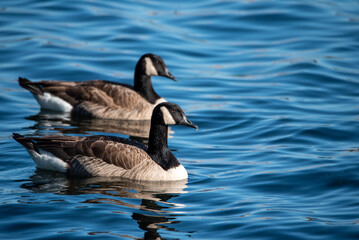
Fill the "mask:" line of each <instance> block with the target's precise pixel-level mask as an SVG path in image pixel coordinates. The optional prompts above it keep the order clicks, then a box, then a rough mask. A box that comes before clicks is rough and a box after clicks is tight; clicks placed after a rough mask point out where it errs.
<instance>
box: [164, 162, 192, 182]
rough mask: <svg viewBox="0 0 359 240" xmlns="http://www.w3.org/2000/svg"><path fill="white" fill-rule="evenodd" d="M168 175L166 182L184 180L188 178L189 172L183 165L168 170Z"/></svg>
mask: <svg viewBox="0 0 359 240" xmlns="http://www.w3.org/2000/svg"><path fill="white" fill-rule="evenodd" d="M167 174H168V175H167V176H166V177H167V178H166V179H165V180H169V181H175V180H182V179H187V178H188V173H187V170H186V169H185V168H184V167H183V166H182V165H179V166H178V167H175V168H171V169H169V170H167Z"/></svg>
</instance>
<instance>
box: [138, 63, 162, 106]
mask: <svg viewBox="0 0 359 240" xmlns="http://www.w3.org/2000/svg"><path fill="white" fill-rule="evenodd" d="M143 69H144V66H142V68H141V66H140V64H137V66H136V70H135V83H134V90H135V91H136V92H138V93H139V94H140V95H141V96H142V97H144V98H145V99H146V100H147V101H149V102H150V103H152V104H154V103H155V102H156V101H157V100H158V99H159V98H160V96H158V94H157V93H156V92H155V90H154V89H153V86H152V81H151V76H147V75H146V74H145V72H144V70H143Z"/></svg>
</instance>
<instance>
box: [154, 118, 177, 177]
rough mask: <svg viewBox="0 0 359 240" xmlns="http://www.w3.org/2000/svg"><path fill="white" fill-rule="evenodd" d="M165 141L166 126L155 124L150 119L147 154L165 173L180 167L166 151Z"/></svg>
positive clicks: (169, 152)
mask: <svg viewBox="0 0 359 240" xmlns="http://www.w3.org/2000/svg"><path fill="white" fill-rule="evenodd" d="M167 139H168V126H167V125H164V124H157V123H155V121H154V119H152V122H151V130H150V138H149V141H148V149H147V153H148V155H150V157H151V158H152V159H153V161H155V162H156V163H157V164H158V165H160V166H161V167H162V168H163V169H164V170H166V171H167V170H169V169H171V168H174V167H177V166H179V165H180V163H179V162H178V160H177V158H176V157H175V156H174V155H173V154H172V153H171V151H170V150H169V149H168V145H167Z"/></svg>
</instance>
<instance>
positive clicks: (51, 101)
mask: <svg viewBox="0 0 359 240" xmlns="http://www.w3.org/2000/svg"><path fill="white" fill-rule="evenodd" d="M33 95H34V97H35V99H36V100H37V102H38V103H39V104H40V106H41V108H43V109H48V110H51V111H57V112H70V111H71V110H72V106H71V104H69V103H68V102H66V101H65V100H63V99H61V98H59V97H56V96H54V95H52V94H50V93H48V92H45V93H44V94H43V95H37V94H33Z"/></svg>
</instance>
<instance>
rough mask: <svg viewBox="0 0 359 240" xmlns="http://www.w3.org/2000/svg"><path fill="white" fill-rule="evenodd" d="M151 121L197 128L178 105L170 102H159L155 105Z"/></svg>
mask: <svg viewBox="0 0 359 240" xmlns="http://www.w3.org/2000/svg"><path fill="white" fill-rule="evenodd" d="M152 122H156V123H157V124H161V125H183V126H187V127H192V128H195V129H198V126H197V125H196V124H194V123H193V122H191V121H190V120H189V119H188V118H187V117H186V114H184V112H183V110H182V109H181V108H180V106H178V105H177V104H175V103H170V102H164V103H160V104H158V105H157V106H156V107H155V109H154V110H153V114H152Z"/></svg>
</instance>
